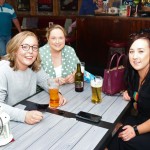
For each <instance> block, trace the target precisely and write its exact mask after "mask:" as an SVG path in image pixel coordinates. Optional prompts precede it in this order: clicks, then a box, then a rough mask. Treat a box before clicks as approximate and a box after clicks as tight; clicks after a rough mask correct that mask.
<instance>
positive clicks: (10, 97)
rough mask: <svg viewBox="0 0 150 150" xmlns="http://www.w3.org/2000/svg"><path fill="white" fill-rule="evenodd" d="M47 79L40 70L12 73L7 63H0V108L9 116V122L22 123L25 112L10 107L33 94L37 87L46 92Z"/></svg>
mask: <svg viewBox="0 0 150 150" xmlns="http://www.w3.org/2000/svg"><path fill="white" fill-rule="evenodd" d="M48 78H49V77H48V75H47V74H46V73H45V72H44V71H43V70H42V69H41V70H40V71H38V72H33V71H32V70H31V69H30V68H28V69H27V70H25V71H21V70H18V71H13V69H12V68H11V67H10V66H9V61H5V60H3V61H0V106H2V108H3V110H4V111H5V112H6V113H8V114H9V115H10V118H11V120H14V121H20V122H24V120H25V115H26V111H25V110H22V109H19V108H14V107H12V105H14V104H16V103H18V102H20V101H21V100H23V99H25V98H27V97H29V96H31V95H32V94H34V93H35V92H36V86H37V85H39V86H41V87H42V88H43V89H45V90H46V91H47V90H48V85H47V79H48Z"/></svg>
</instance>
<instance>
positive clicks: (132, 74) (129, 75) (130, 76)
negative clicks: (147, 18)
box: [125, 33, 150, 94]
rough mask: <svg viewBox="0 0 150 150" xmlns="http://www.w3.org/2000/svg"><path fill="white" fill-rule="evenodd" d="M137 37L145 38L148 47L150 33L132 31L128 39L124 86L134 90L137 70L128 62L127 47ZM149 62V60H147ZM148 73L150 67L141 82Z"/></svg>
mask: <svg viewBox="0 0 150 150" xmlns="http://www.w3.org/2000/svg"><path fill="white" fill-rule="evenodd" d="M138 39H145V40H147V42H148V43H149V47H150V33H138V34H137V33H134V34H131V35H130V39H129V44H128V46H129V48H128V52H127V64H126V72H125V81H126V86H127V87H128V88H129V89H130V90H131V91H133V90H134V86H135V85H136V83H135V82H136V78H137V77H138V72H137V70H135V69H134V68H133V67H132V66H131V64H130V62H129V49H130V47H131V45H132V44H133V43H134V42H135V41H136V40H138ZM149 63H150V60H149ZM149 73H150V68H149V71H148V73H147V75H146V76H145V78H144V79H143V81H142V82H141V83H143V82H144V81H145V79H146V78H147V76H148V74H149ZM129 89H128V92H129V94H131V92H130V90H129Z"/></svg>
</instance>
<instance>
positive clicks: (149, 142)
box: [108, 116, 150, 150]
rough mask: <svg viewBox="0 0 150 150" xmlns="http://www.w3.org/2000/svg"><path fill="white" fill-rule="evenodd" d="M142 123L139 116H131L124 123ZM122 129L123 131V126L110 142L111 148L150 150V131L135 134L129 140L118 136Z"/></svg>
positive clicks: (118, 149) (115, 149)
mask: <svg viewBox="0 0 150 150" xmlns="http://www.w3.org/2000/svg"><path fill="white" fill-rule="evenodd" d="M142 122H144V121H142ZM140 123H141V119H139V118H138V117H131V116H130V117H128V118H127V119H126V120H125V122H124V125H131V126H134V125H138V124H140ZM121 131H122V127H121V128H120V129H119V130H118V132H117V133H116V135H115V136H114V137H113V139H112V141H111V142H110V144H109V146H108V149H109V150H149V149H150V133H145V134H141V135H138V136H135V137H134V138H132V139H131V140H129V141H123V140H122V139H121V138H118V134H119V132H121Z"/></svg>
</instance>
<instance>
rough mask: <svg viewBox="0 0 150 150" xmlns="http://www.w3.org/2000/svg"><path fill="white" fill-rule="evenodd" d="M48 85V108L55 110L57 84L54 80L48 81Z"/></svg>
mask: <svg viewBox="0 0 150 150" xmlns="http://www.w3.org/2000/svg"><path fill="white" fill-rule="evenodd" d="M48 85H49V95H50V101H49V107H50V108H52V109H56V108H57V107H58V106H59V84H58V83H57V82H55V80H54V79H48Z"/></svg>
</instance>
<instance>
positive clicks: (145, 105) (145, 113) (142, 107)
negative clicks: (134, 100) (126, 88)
mask: <svg viewBox="0 0 150 150" xmlns="http://www.w3.org/2000/svg"><path fill="white" fill-rule="evenodd" d="M134 79H135V81H133V83H134V91H138V86H139V76H138V75H137V76H136V77H135V78H134ZM134 91H133V90H132V91H130V96H131V97H133V93H134ZM138 116H140V118H141V121H142V122H144V121H146V120H148V119H149V118H150V74H149V75H148V76H147V78H146V79H145V82H144V83H143V85H142V86H141V88H140V89H139V91H138Z"/></svg>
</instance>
